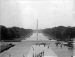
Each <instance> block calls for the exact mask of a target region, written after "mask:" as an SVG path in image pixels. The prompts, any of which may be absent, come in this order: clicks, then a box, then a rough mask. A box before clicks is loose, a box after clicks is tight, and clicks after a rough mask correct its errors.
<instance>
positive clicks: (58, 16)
mask: <svg viewBox="0 0 75 57" xmlns="http://www.w3.org/2000/svg"><path fill="white" fill-rule="evenodd" d="M37 19H38V27H39V29H43V28H51V27H55V26H61V25H62V26H75V8H74V1H73V0H0V25H5V26H7V27H12V26H17V27H23V28H29V29H36V25H37V21H36V20H37Z"/></svg>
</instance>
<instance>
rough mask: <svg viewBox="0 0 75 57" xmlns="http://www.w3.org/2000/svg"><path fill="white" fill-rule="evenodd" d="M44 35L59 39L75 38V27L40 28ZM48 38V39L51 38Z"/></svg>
mask: <svg viewBox="0 0 75 57" xmlns="http://www.w3.org/2000/svg"><path fill="white" fill-rule="evenodd" d="M42 31H43V33H44V35H48V36H50V37H51V38H53V39H56V40H60V41H71V40H73V39H74V38H75V27H71V26H68V27H65V26H58V27H53V28H47V29H43V30H42ZM51 38H49V39H51Z"/></svg>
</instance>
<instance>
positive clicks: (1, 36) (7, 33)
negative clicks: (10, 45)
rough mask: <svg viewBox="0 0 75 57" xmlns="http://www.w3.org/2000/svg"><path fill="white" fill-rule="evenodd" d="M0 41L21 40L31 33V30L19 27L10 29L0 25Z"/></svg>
mask: <svg viewBox="0 0 75 57" xmlns="http://www.w3.org/2000/svg"><path fill="white" fill-rule="evenodd" d="M0 32H1V33H0V40H15V39H19V38H23V37H25V36H26V35H28V34H30V33H32V29H24V28H20V27H10V28H7V27H5V26H2V25H0Z"/></svg>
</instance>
